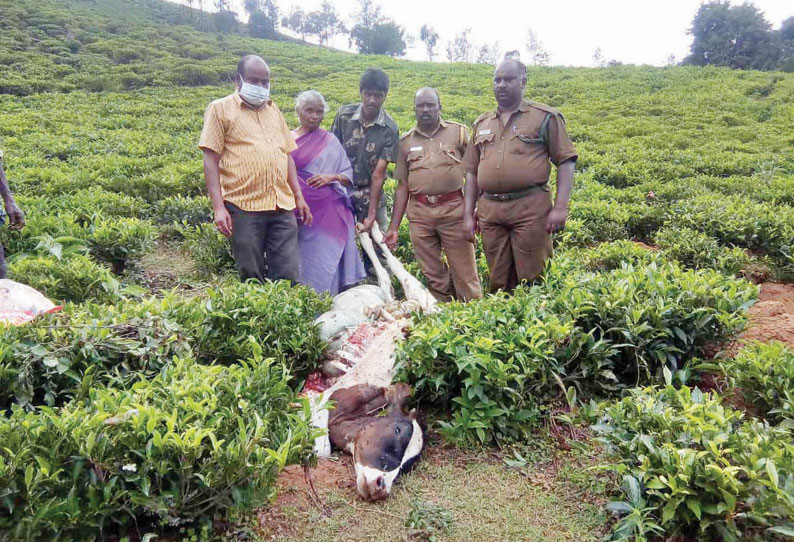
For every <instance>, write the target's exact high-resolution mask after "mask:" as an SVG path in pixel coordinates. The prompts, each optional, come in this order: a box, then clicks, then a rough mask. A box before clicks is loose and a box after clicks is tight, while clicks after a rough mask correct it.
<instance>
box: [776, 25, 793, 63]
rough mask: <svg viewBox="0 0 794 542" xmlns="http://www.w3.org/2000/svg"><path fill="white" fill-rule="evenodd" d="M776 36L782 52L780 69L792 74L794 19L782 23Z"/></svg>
mask: <svg viewBox="0 0 794 542" xmlns="http://www.w3.org/2000/svg"><path fill="white" fill-rule="evenodd" d="M778 35H779V36H780V44H781V48H782V50H783V59H782V60H781V61H780V69H781V70H783V71H785V72H789V73H791V72H794V17H789V18H788V19H786V20H785V21H783V24H782V25H780V30H779V31H778Z"/></svg>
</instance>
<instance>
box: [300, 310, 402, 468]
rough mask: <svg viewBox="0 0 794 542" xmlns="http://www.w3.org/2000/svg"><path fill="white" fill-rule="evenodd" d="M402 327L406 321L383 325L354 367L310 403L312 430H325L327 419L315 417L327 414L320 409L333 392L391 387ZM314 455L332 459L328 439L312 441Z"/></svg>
mask: <svg viewBox="0 0 794 542" xmlns="http://www.w3.org/2000/svg"><path fill="white" fill-rule="evenodd" d="M405 323H406V322H405V321H399V320H398V321H394V322H388V323H386V324H385V325H384V329H383V330H382V331H381V332H380V333H379V334H378V335H377V336H376V337H375V338H374V339H373V340H372V341H370V343H369V344H368V345H367V347H366V349H365V350H364V351H363V352H362V354H361V356H359V357H358V360H357V361H356V363H355V365H353V367H352V368H350V369H349V370H348V371H347V372H346V373H345V374H344V375H342V376H341V377H339V379H338V380H337V381H336V382H335V383H334V385H333V386H331V387H330V388H328V389H327V390H325V391H324V392H322V393H321V394H320V395H319V396H317V397H315V398H314V399H313V400H312V422H313V423H314V426H315V427H319V428H321V429H328V415H327V414H326V416H325V418H324V419H322V418H320V417H319V416H318V415H317V411H318V410H322V411H323V412H326V413H327V412H328V411H327V409H325V408H323V407H324V406H325V404H326V403H327V402H328V399H329V398H330V397H331V395H332V394H333V393H334V392H335V391H336V390H341V389H344V388H350V387H352V386H355V385H356V384H370V385H372V386H380V387H382V388H387V387H389V386H390V385H391V381H392V378H393V377H394V361H395V351H396V349H397V340H398V339H401V338H402V329H403V325H404V324H405ZM315 418H316V419H315ZM318 422H319V423H318ZM326 450H327V452H326ZM314 451H315V453H317V455H318V456H319V457H328V456H330V455H331V443H330V440H329V438H328V435H325V436H324V437H319V438H318V439H317V440H316V441H315V445H314Z"/></svg>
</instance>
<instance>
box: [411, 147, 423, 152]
mask: <svg viewBox="0 0 794 542" xmlns="http://www.w3.org/2000/svg"><path fill="white" fill-rule="evenodd" d="M421 150H422V147H411V149H410V150H409V151H408V152H414V151H421Z"/></svg>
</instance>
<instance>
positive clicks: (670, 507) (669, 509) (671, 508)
mask: <svg viewBox="0 0 794 542" xmlns="http://www.w3.org/2000/svg"><path fill="white" fill-rule="evenodd" d="M678 504H679V500H678V499H671V500H670V501H668V503H667V504H666V505H665V507H664V509H663V510H662V524H665V523H667V522H668V521H670V520H671V519H673V518H674V517H675V511H676V510H677V509H678Z"/></svg>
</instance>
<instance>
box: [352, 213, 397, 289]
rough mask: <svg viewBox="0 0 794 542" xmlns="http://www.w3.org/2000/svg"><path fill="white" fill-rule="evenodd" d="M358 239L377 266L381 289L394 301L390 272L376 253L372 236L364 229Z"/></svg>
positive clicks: (373, 264) (374, 265)
mask: <svg viewBox="0 0 794 542" xmlns="http://www.w3.org/2000/svg"><path fill="white" fill-rule="evenodd" d="M372 227H373V229H374V228H376V227H377V224H374V225H373V226H372ZM378 231H380V230H378ZM358 240H359V242H360V243H361V248H363V249H364V252H365V253H366V254H367V256H368V257H369V261H370V262H372V266H373V267H374V268H375V274H376V275H377V276H378V286H380V289H381V290H383V293H384V294H385V295H386V298H387V299H388V301H389V302H391V301H393V300H394V294H393V293H392V288H391V279H390V278H389V272H388V271H386V269H385V268H384V267H383V265H381V263H380V260H379V259H378V255H377V254H376V253H375V247H374V246H373V244H372V238H371V237H370V236H369V234H368V233H367V232H365V231H362V232H359V233H358Z"/></svg>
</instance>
